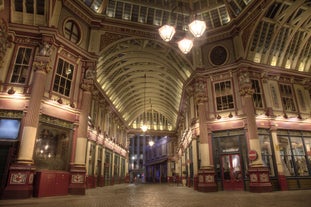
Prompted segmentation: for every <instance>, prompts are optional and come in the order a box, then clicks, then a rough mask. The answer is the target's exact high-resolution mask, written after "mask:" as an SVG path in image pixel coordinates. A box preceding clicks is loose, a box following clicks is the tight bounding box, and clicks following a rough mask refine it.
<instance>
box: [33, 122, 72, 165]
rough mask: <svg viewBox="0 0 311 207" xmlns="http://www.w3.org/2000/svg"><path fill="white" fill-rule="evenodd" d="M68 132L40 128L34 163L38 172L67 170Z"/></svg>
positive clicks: (59, 129) (46, 127)
mask: <svg viewBox="0 0 311 207" xmlns="http://www.w3.org/2000/svg"><path fill="white" fill-rule="evenodd" d="M69 146H70V145H69V130H66V129H61V128H56V127H50V126H42V127H40V129H39V131H38V137H37V139H36V146H35V153H34V162H35V165H36V168H37V169H38V170H67V168H68V159H69V154H70V150H69Z"/></svg>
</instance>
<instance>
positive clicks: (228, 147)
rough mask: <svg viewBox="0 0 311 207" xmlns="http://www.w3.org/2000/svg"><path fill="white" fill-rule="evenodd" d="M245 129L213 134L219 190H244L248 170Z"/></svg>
mask: <svg viewBox="0 0 311 207" xmlns="http://www.w3.org/2000/svg"><path fill="white" fill-rule="evenodd" d="M246 149H247V147H246V141H245V136H244V131H243V130H236V131H222V132H215V133H214V134H213V153H214V165H215V171H216V180H217V184H218V188H219V190H244V189H245V179H246V171H247V160H246Z"/></svg>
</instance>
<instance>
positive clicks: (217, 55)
mask: <svg viewBox="0 0 311 207" xmlns="http://www.w3.org/2000/svg"><path fill="white" fill-rule="evenodd" d="M227 59H228V52H227V50H226V48H224V47H223V46H216V47H214V48H213V49H212V51H211V52H210V60H211V62H212V64H214V65H222V64H224V63H225V62H226V61H227Z"/></svg>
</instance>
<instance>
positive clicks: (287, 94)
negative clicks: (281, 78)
mask: <svg viewBox="0 0 311 207" xmlns="http://www.w3.org/2000/svg"><path fill="white" fill-rule="evenodd" d="M280 94H281V99H282V104H283V108H284V111H296V106H295V100H294V93H293V90H292V87H291V86H290V85H287V84H280Z"/></svg>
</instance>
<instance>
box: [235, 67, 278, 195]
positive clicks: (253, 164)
mask: <svg viewBox="0 0 311 207" xmlns="http://www.w3.org/2000/svg"><path fill="white" fill-rule="evenodd" d="M239 80H240V95H241V98H242V106H243V111H244V115H245V117H246V133H247V134H246V135H247V138H248V141H249V149H248V151H249V152H250V151H253V152H255V153H256V154H257V156H256V158H255V159H250V157H249V159H250V160H249V163H250V164H249V168H248V173H249V178H250V184H249V189H250V191H251V192H269V191H272V185H271V182H270V177H269V169H268V167H266V166H264V164H263V161H262V157H261V146H260V141H259V137H258V131H257V125H256V116H255V108H254V102H253V93H254V90H253V89H252V85H251V82H250V79H249V74H248V72H247V71H241V74H240V76H239Z"/></svg>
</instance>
